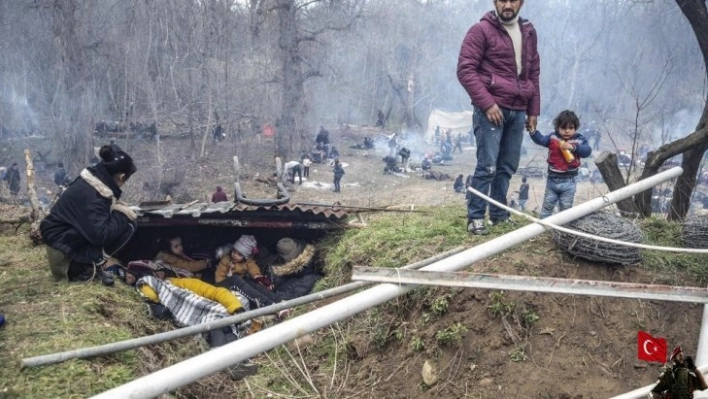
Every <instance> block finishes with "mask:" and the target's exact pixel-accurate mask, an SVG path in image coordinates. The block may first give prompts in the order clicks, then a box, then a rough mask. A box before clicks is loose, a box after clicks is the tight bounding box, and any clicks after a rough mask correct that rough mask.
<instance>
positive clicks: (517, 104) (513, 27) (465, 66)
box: [457, 0, 541, 235]
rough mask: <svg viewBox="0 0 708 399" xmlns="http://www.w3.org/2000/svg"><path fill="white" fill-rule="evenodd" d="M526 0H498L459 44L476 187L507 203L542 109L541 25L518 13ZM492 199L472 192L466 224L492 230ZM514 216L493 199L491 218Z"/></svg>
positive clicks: (460, 75)
mask: <svg viewBox="0 0 708 399" xmlns="http://www.w3.org/2000/svg"><path fill="white" fill-rule="evenodd" d="M523 5H524V0H494V7H495V10H494V11H490V12H488V13H487V14H485V15H484V16H483V17H482V19H481V21H480V22H478V23H476V24H474V25H473V26H472V27H471V28H470V29H469V31H468V32H467V35H466V36H465V39H464V41H463V42H462V48H461V49H460V57H459V60H458V63H457V78H458V79H459V81H460V83H461V84H462V86H463V87H464V88H465V90H467V93H468V94H469V96H470V98H471V99H472V105H473V106H474V116H473V125H474V135H475V139H476V141H477V166H476V167H475V170H474V177H473V179H472V188H474V189H475V190H478V191H480V192H482V193H484V194H488V195H489V196H490V197H492V198H493V199H495V200H497V201H499V202H501V203H503V204H506V195H507V192H508V191H509V179H511V175H513V174H514V173H516V170H517V168H518V167H519V158H520V157H521V142H522V140H523V137H524V126H525V125H529V126H530V127H531V128H533V129H535V128H536V122H537V117H538V115H539V114H540V113H541V93H540V90H539V84H538V77H539V75H540V61H539V56H538V51H537V49H536V41H537V39H536V30H535V29H534V27H533V25H531V23H530V22H529V21H527V20H525V19H522V18H519V11H520V10H521V7H522V6H523ZM486 210H487V203H486V202H485V201H484V200H482V199H481V198H479V197H477V196H475V195H473V196H472V197H471V198H470V200H469V201H468V203H467V219H468V224H467V230H468V231H469V232H470V233H472V234H478V235H483V234H487V233H488V231H487V228H486V227H485V226H484V215H485V213H486ZM508 221H509V213H508V212H507V211H504V210H503V209H500V208H498V207H496V206H493V205H489V223H490V224H492V225H495V224H498V223H504V222H508Z"/></svg>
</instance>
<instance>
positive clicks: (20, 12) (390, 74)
mask: <svg viewBox="0 0 708 399" xmlns="http://www.w3.org/2000/svg"><path fill="white" fill-rule="evenodd" d="M288 6H290V7H293V6H294V7H293V8H292V9H291V13H292V14H290V15H291V16H292V19H290V21H291V22H293V23H294V24H295V25H294V26H288V25H287V20H286V19H284V18H283V15H284V14H283V13H282V10H283V9H285V8H284V7H288ZM491 9H493V2H492V0H478V1H473V0H428V1H424V0H368V1H365V0H322V1H314V2H313V1H309V2H306V1H295V0H247V1H246V0H242V1H234V0H201V1H199V0H153V1H144V0H95V1H78V0H32V1H30V0H13V1H10V0H3V1H0V127H1V128H2V135H3V136H8V135H18V134H30V133H34V134H41V135H45V136H46V137H48V138H50V139H51V140H53V142H54V143H55V146H56V148H58V149H59V150H61V151H62V152H63V153H64V154H66V155H67V156H72V155H73V156H78V155H81V154H85V153H88V151H84V150H85V149H88V148H91V146H92V145H94V143H93V141H94V138H93V135H92V132H93V129H94V126H95V124H96V123H97V122H99V121H101V120H106V121H117V122H120V123H123V124H127V123H130V122H137V121H141V122H144V123H146V124H150V123H152V122H156V123H157V127H158V129H159V131H160V133H162V134H188V135H189V137H191V138H192V146H193V148H194V152H195V156H198V154H199V153H200V151H199V149H200V142H202V141H204V142H206V140H203V139H204V138H206V137H207V136H208V135H209V132H211V129H213V127H214V126H215V125H216V124H217V123H220V124H222V125H223V126H224V129H225V131H226V132H227V134H230V135H234V134H239V135H250V134H258V132H259V131H260V128H261V126H262V125H263V124H264V123H274V124H279V123H280V125H278V126H282V128H284V129H288V130H292V132H291V133H290V134H291V135H292V136H293V137H295V140H298V139H299V140H302V139H303V138H304V137H307V138H311V137H314V135H315V134H316V131H317V129H318V128H319V126H320V125H326V126H332V125H336V124H354V125H373V124H374V123H375V121H376V113H377V111H378V110H379V109H381V110H382V111H383V112H384V114H385V115H386V116H387V126H389V127H399V128H400V129H401V130H406V131H413V132H422V131H423V130H424V129H425V128H426V122H427V118H428V115H429V113H430V111H431V110H433V109H442V110H445V111H462V110H469V109H471V106H470V101H469V98H468V96H467V94H466V93H465V91H464V90H463V89H462V88H461V86H460V84H459V83H458V81H457V78H456V65H457V56H458V52H459V48H460V44H461V42H462V39H463V37H464V35H465V33H466V31H467V29H469V27H470V26H471V25H472V24H473V23H475V22H477V21H479V19H480V18H481V17H482V15H483V14H484V13H485V12H487V11H489V10H491ZM521 16H522V17H524V18H527V19H530V20H531V22H533V24H534V26H535V28H536V30H537V32H538V37H539V51H540V54H541V98H542V115H541V123H540V128H541V129H542V130H547V129H548V128H550V120H551V119H552V118H553V117H554V116H555V115H556V114H557V113H558V112H560V111H561V110H563V109H566V108H570V109H573V110H575V111H576V112H577V113H578V114H579V115H580V116H581V123H586V124H587V123H589V122H591V121H592V122H595V124H597V126H598V128H599V129H601V130H603V132H605V134H609V135H610V136H611V137H613V139H614V140H616V141H617V145H618V146H621V145H624V144H625V143H628V142H631V140H632V139H633V136H634V135H637V136H639V137H638V138H639V142H641V143H645V144H647V145H649V146H650V147H651V148H656V147H658V146H659V145H660V144H662V143H665V142H668V141H671V140H674V139H676V138H678V137H681V136H683V135H685V134H687V133H690V132H692V131H693V129H694V127H695V125H696V123H697V121H698V119H699V117H700V112H701V110H702V108H703V105H704V103H703V102H704V100H703V99H704V98H705V91H706V82H705V76H706V74H705V71H704V65H703V63H702V62H701V56H700V51H699V48H698V46H697V43H696V39H695V36H694V34H693V32H692V31H691V29H690V26H689V24H688V22H687V21H686V20H685V18H684V16H683V15H682V14H681V12H680V10H679V8H678V6H677V5H676V3H675V2H674V1H672V0H651V1H642V2H637V1H628V0H594V1H577V0H575V1H570V0H533V1H531V0H529V1H526V4H525V5H524V7H523V8H522V10H521ZM293 32H295V33H293ZM293 43H294V44H293ZM293 60H297V61H299V62H293ZM293 82H294V83H293ZM289 115H292V116H293V120H292V121H290V116H289ZM296 146H297V145H296ZM201 147H203V145H201ZM291 147H292V144H291ZM201 155H202V156H203V155H204V152H203V150H202V151H201Z"/></svg>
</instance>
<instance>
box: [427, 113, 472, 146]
mask: <svg viewBox="0 0 708 399" xmlns="http://www.w3.org/2000/svg"><path fill="white" fill-rule="evenodd" d="M438 126H440V133H441V134H442V135H443V137H444V134H445V132H447V131H448V130H451V131H452V135H453V136H457V135H459V134H462V135H467V134H468V133H469V131H470V130H471V129H472V111H462V112H445V111H441V110H439V109H434V110H433V111H432V112H431V113H430V116H429V117H428V128H427V129H426V131H425V141H428V142H433V141H434V136H435V128H436V127H438Z"/></svg>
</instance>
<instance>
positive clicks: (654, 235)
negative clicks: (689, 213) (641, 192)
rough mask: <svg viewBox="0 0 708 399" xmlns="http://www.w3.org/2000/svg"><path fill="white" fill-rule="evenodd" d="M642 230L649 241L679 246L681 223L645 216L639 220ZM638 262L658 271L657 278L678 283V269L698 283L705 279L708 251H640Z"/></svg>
mask: <svg viewBox="0 0 708 399" xmlns="http://www.w3.org/2000/svg"><path fill="white" fill-rule="evenodd" d="M641 228H642V231H643V232H644V234H645V235H646V242H647V243H648V244H650V245H658V246H667V247H679V248H680V247H683V246H684V245H683V242H682V241H681V236H682V234H681V223H677V222H669V221H666V220H662V219H657V218H649V219H646V220H644V221H643V222H642V226H641ZM642 266H643V267H645V268H647V269H649V270H652V271H654V272H657V273H659V275H660V276H661V278H663V279H665V280H667V281H668V282H671V283H674V284H678V283H679V282H680V281H681V280H682V277H681V276H680V274H679V273H678V272H680V271H686V272H688V273H690V274H691V275H692V276H693V277H694V278H695V280H696V281H697V282H698V283H700V284H706V283H708V255H702V254H687V253H676V252H660V251H643V255H642Z"/></svg>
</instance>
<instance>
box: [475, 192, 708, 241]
mask: <svg viewBox="0 0 708 399" xmlns="http://www.w3.org/2000/svg"><path fill="white" fill-rule="evenodd" d="M467 190H469V191H470V192H471V193H472V194H474V195H476V196H478V197H480V198H482V199H483V200H485V201H487V202H489V203H490V204H492V205H494V206H497V207H499V208H502V209H504V210H506V211H508V212H511V213H513V214H514V215H517V216H521V217H523V218H525V219H527V220H530V221H532V222H534V223H538V224H540V225H541V226H544V227H547V228H549V229H552V230H558V231H561V232H563V233H568V234H573V235H576V236H579V237H583V238H587V239H590V240H595V241H600V242H606V243H609V244H617V245H624V246H626V247H632V248H641V249H650V250H652V251H664V252H681V253H690V254H708V249H697V248H676V247H663V246H656V245H646V244H638V243H634V242H627V241H620V240H613V239H611V238H605V237H600V236H596V235H592V234H587V233H583V232H581V231H577V230H571V229H567V228H565V227H562V226H558V225H555V224H553V223H549V222H545V221H543V220H541V219H538V218H535V217H533V216H531V215H527V214H525V213H522V212H519V211H517V210H516V209H513V208H509V207H508V206H506V205H504V204H502V203H500V202H497V201H495V200H493V199H491V198H489V197H488V196H486V195H484V194H482V193H480V192H479V191H477V190H475V189H473V188H472V187H468V188H467ZM603 198H605V196H603Z"/></svg>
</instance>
